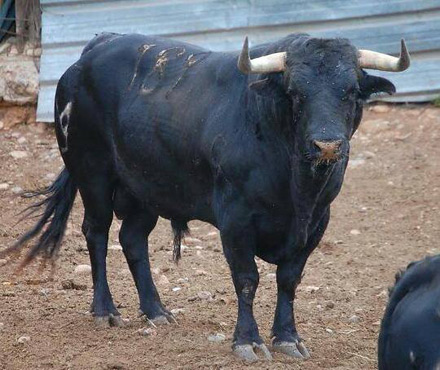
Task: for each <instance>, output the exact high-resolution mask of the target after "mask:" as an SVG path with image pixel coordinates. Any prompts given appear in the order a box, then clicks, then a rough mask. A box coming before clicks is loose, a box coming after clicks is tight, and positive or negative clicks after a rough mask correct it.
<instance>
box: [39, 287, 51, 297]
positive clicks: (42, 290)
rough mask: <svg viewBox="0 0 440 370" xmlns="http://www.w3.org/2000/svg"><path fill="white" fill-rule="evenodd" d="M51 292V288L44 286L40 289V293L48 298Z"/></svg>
mask: <svg viewBox="0 0 440 370" xmlns="http://www.w3.org/2000/svg"><path fill="white" fill-rule="evenodd" d="M49 293H50V289H47V288H43V289H41V290H40V295H41V296H43V297H46V298H47V296H48V295H49Z"/></svg>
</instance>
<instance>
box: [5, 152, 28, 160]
mask: <svg viewBox="0 0 440 370" xmlns="http://www.w3.org/2000/svg"><path fill="white" fill-rule="evenodd" d="M9 155H10V156H11V157H12V158H15V159H22V158H26V157H27V156H28V154H27V152H25V151H24V150H14V151H12V152H10V153H9Z"/></svg>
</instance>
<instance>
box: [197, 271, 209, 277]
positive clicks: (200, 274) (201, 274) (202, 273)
mask: <svg viewBox="0 0 440 370" xmlns="http://www.w3.org/2000/svg"><path fill="white" fill-rule="evenodd" d="M195 273H196V275H197V276H205V275H208V273H207V272H206V271H205V270H196V271H195Z"/></svg>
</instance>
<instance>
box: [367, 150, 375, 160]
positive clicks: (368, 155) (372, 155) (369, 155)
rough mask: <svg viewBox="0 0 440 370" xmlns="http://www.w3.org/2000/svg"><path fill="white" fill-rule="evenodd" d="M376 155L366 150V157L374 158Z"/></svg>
mask: <svg viewBox="0 0 440 370" xmlns="http://www.w3.org/2000/svg"><path fill="white" fill-rule="evenodd" d="M375 156H376V154H374V153H373V152H368V151H365V152H364V157H365V158H367V159H371V158H374V157H375Z"/></svg>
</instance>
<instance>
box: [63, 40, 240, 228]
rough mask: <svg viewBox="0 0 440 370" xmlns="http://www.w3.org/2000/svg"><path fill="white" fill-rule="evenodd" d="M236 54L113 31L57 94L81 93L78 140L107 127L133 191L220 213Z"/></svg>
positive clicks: (169, 206)
mask: <svg viewBox="0 0 440 370" xmlns="http://www.w3.org/2000/svg"><path fill="white" fill-rule="evenodd" d="M225 60H226V64H228V63H229V64H230V66H232V68H231V67H230V66H229V65H222V63H225ZM219 63H220V66H219ZM235 64H236V58H235V57H229V59H228V58H226V59H225V57H224V55H223V54H220V53H210V52H208V51H206V50H204V49H201V48H198V47H196V46H193V45H189V44H185V43H180V42H177V41H173V40H167V39H161V38H156V37H148V36H142V35H115V34H105V35H100V36H97V37H96V38H95V39H94V40H92V41H91V42H90V43H89V44H88V45H87V46H86V48H85V49H84V51H83V54H82V56H81V58H80V60H79V61H78V62H77V63H76V64H75V65H74V66H72V67H71V68H70V69H69V71H68V72H67V73H66V75H65V76H63V78H62V79H61V81H60V86H61V89H60V90H61V91H60V92H59V93H57V96H58V97H61V96H64V95H70V96H69V98H68V99H67V100H69V101H73V109H72V111H73V115H75V119H74V122H72V124H74V125H76V128H75V134H74V135H76V136H75V137H76V139H75V140H76V142H77V143H78V142H81V141H83V142H84V140H87V139H85V138H86V137H90V136H94V137H98V136H99V138H100V143H99V146H100V147H101V151H102V150H104V151H106V152H107V154H108V156H109V157H111V158H113V161H114V171H115V175H116V177H117V178H118V179H119V181H120V182H121V183H122V184H123V186H126V187H127V188H129V189H130V192H131V193H132V194H135V195H136V197H138V198H139V199H140V200H142V202H144V203H147V204H150V205H151V206H152V207H154V208H155V209H157V210H160V214H161V215H163V216H165V217H170V218H172V217H174V218H175V217H176V215H177V216H179V217H182V218H199V219H204V220H207V221H211V222H213V220H212V214H211V210H210V205H211V196H212V187H213V173H212V165H213V164H212V162H211V153H212V151H213V150H215V147H216V144H215V141H216V140H217V139H216V138H217V137H218V135H219V133H221V134H222V135H226V136H227V135H228V130H229V131H230V130H231V127H233V125H237V113H236V110H234V109H231V107H232V106H233V105H232V104H231V103H232V102H234V100H236V99H235V98H234V96H231V93H230V91H231V90H232V91H239V90H238V89H234V86H232V85H233V84H234V83H236V81H234V78H232V76H231V75H230V74H231V70H232V73H233V74H239V72H238V70H237V69H236V67H235ZM222 69H223V70H224V71H228V72H227V73H221V70H222ZM241 78H243V77H241ZM72 79H73V80H75V83H74V84H72V83H71V82H72V81H71V80H72ZM235 80H236V79H235ZM70 86H75V88H74V89H72V88H71V87H70ZM66 90H68V94H65V91H66ZM64 100H66V99H64ZM63 104H65V103H63ZM238 115H240V114H238ZM219 117H223V118H224V121H222V120H219ZM91 133H92V134H93V135H91ZM71 138H73V137H71ZM89 145H92V143H89ZM74 146H75V144H74V143H73V144H72V146H71V149H72V152H73V151H74V148H73V147H74ZM213 146H214V148H213ZM81 147H82V149H84V143H83V144H81ZM75 153H76V155H82V156H84V155H86V154H85V153H86V151H84V150H81V151H79V150H76V151H75ZM178 213H180V214H178Z"/></svg>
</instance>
